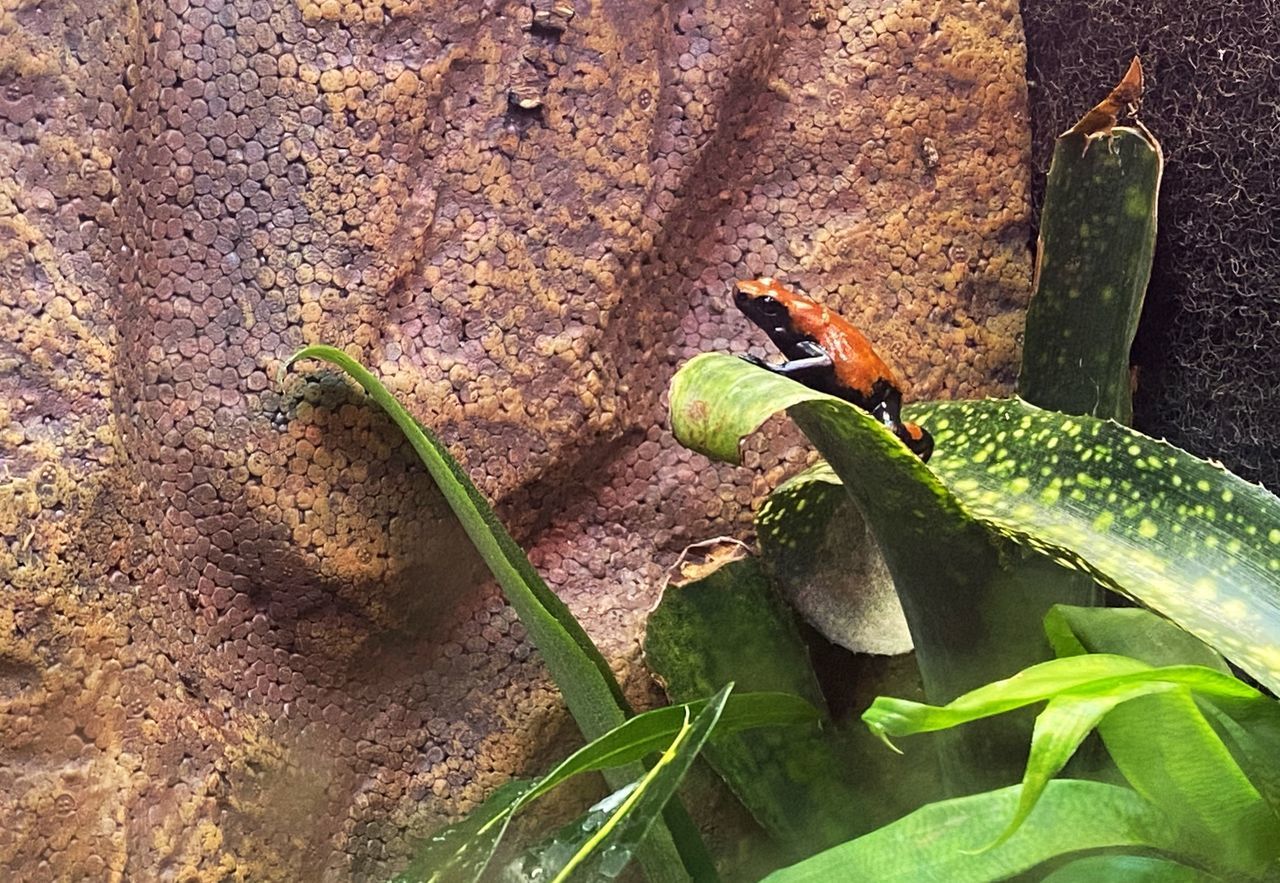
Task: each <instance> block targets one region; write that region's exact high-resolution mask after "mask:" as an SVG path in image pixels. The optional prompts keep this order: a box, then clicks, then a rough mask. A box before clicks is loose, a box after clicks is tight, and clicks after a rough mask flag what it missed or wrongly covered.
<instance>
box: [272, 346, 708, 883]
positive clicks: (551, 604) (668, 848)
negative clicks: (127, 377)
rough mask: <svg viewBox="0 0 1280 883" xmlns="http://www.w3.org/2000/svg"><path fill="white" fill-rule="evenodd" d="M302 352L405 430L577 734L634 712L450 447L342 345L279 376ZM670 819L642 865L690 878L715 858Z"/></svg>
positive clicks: (683, 821) (617, 775) (661, 874)
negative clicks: (348, 381) (352, 383)
mask: <svg viewBox="0 0 1280 883" xmlns="http://www.w3.org/2000/svg"><path fill="white" fill-rule="evenodd" d="M302 359H320V360H323V361H326V362H329V363H330V364H332V365H335V366H337V367H338V368H341V369H342V370H343V371H345V372H346V373H347V374H348V375H349V376H351V377H352V378H353V379H354V380H356V382H358V383H359V384H360V385H361V386H362V387H364V389H365V392H367V393H368V395H369V397H370V398H371V399H373V401H374V403H375V404H377V405H378V406H379V407H381V408H382V409H383V411H385V412H386V413H387V415H388V416H389V417H390V418H391V419H392V421H393V422H394V423H395V424H396V426H397V427H399V429H400V431H401V432H402V433H404V436H405V438H406V439H408V441H409V444H410V445H411V446H412V447H413V449H414V451H416V452H417V454H418V457H419V458H420V459H421V460H422V462H423V465H425V466H426V467H427V471H428V472H429V473H430V474H431V477H432V479H433V480H434V481H435V483H436V485H437V487H439V488H440V492H441V493H442V494H443V495H444V498H445V500H446V501H447V502H448V504H449V507H450V508H451V509H452V510H453V512H454V514H455V515H456V516H457V518H458V521H459V522H460V523H461V524H462V527H463V529H464V530H465V531H466V533H467V536H468V537H469V538H470V539H471V542H472V543H473V544H474V545H475V547H476V550H477V551H478V552H479V553H480V556H481V558H483V559H484V562H485V564H486V566H488V568H489V570H490V572H491V573H492V574H493V577H494V579H495V580H497V582H498V585H499V586H501V587H502V591H503V594H504V595H505V596H506V598H507V602H508V603H509V604H511V606H512V607H513V608H514V609H515V611H516V613H517V614H518V615H519V616H520V621H521V622H522V623H523V624H524V626H525V628H526V629H528V632H529V636H530V637H531V638H532V639H533V642H534V644H535V645H536V646H537V647H538V650H539V652H540V653H541V654H542V657H543V659H544V661H545V662H546V665H547V668H548V670H549V671H550V672H551V676H552V678H553V679H554V680H555V682H556V686H557V687H559V688H560V692H561V693H562V694H563V695H564V698H565V702H566V704H567V705H568V706H569V710H570V712H571V713H572V714H573V717H574V720H576V721H577V723H578V726H579V728H580V729H581V730H582V734H583V735H584V736H585V737H586V738H587V739H588V740H590V739H594V738H596V737H598V736H601V735H603V734H604V733H607V732H608V731H609V730H611V729H613V728H614V727H616V726H618V724H620V723H622V722H623V721H624V720H625V719H626V718H627V717H628V716H629V715H630V714H631V708H630V706H629V705H628V704H627V701H626V699H625V698H624V697H623V695H622V689H621V688H620V687H619V686H618V682H617V681H616V680H615V679H614V677H613V672H612V671H611V670H610V668H609V664H608V662H606V661H605V658H604V657H603V656H602V655H601V654H600V651H599V650H598V649H597V648H596V646H595V644H594V643H592V641H591V638H590V637H589V636H588V635H587V633H586V632H585V631H584V630H583V628H582V626H581V625H579V623H578V621H577V620H576V619H575V618H574V617H573V614H572V613H570V612H569V608H568V607H566V606H565V604H564V602H563V601H561V600H560V598H559V597H558V596H557V595H556V594H555V592H553V591H551V589H550V588H548V587H547V584H546V583H545V582H543V580H542V577H541V576H539V575H538V572H537V570H536V569H534V567H533V565H532V564H530V563H529V559H528V558H527V557H526V556H525V554H524V552H523V551H522V550H521V549H520V546H519V545H518V544H517V543H516V542H515V540H513V539H512V538H511V535H510V534H509V533H507V530H506V528H505V527H503V525H502V522H501V521H499V520H498V517H497V516H496V515H495V514H494V512H493V509H492V507H490V506H489V503H488V501H487V500H485V498H484V495H483V494H481V493H480V491H479V490H478V489H477V488H476V486H475V485H474V484H472V482H471V479H470V478H469V477H468V476H467V474H466V472H465V471H464V470H463V469H462V467H461V466H460V465H459V464H458V462H457V461H456V460H454V459H453V457H452V456H451V455H450V454H449V451H448V449H447V448H445V446H444V445H443V444H442V443H441V442H440V440H439V439H437V438H436V437H435V436H434V435H433V434H432V433H431V432H430V431H429V430H427V429H426V427H424V426H422V425H421V424H419V423H418V422H417V421H416V420H414V419H413V416H412V415H411V414H409V412H408V411H406V410H405V409H404V407H403V406H402V405H401V404H400V403H399V402H398V401H397V400H396V398H395V396H393V395H392V394H391V393H390V391H388V390H387V388H386V387H385V386H384V385H383V384H382V381H380V380H379V379H378V378H377V377H376V376H374V374H373V373H372V372H370V371H369V370H368V369H367V368H365V367H364V366H363V365H361V364H360V363H359V362H357V361H356V360H355V359H353V358H351V357H350V356H349V355H347V354H346V353H344V352H343V351H342V350H340V349H337V348H336V347H331V346H323V345H312V346H308V347H304V348H303V349H301V350H299V351H298V352H296V353H294V354H293V355H292V356H290V357H289V360H288V361H287V362H285V363H284V365H283V366H281V369H280V373H281V377H283V375H284V372H285V371H287V370H288V369H289V367H290V366H292V365H293V364H294V363H296V362H298V361H300V360H302ZM640 773H641V770H640V769H638V768H637V769H633V770H621V771H617V772H610V773H609V774H608V775H607V776H606V778H610V777H613V778H612V779H611V783H614V782H615V780H616V782H624V781H628V780H630V779H634V778H635V777H636V776H638V775H640ZM670 823H671V825H672V826H673V827H674V828H675V830H676V831H677V832H679V833H678V840H676V841H672V840H671V834H670V833H669V832H663V833H662V834H660V835H659V836H657V837H655V838H654V840H653V841H652V843H651V845H649V846H647V847H646V854H645V856H644V865H645V870H646V872H647V873H648V874H649V876H650V878H651V879H652V880H654V881H658V880H669V881H673V883H674V881H680V880H683V879H687V873H686V870H685V869H686V867H690V866H696V867H710V866H711V864H712V862H711V859H710V857H709V856H708V855H707V852H706V847H705V845H704V844H703V843H702V842H701V840H700V839H699V838H698V837H697V836H696V831H695V830H694V829H693V826H692V824H691V823H689V821H688V817H687V815H685V814H684V813H683V808H682V807H681V806H680V805H679V802H678V801H677V802H676V803H675V804H673V805H672V807H671V819H670ZM690 832H692V833H690ZM677 850H678V851H679V857H677V855H676V851H677Z"/></svg>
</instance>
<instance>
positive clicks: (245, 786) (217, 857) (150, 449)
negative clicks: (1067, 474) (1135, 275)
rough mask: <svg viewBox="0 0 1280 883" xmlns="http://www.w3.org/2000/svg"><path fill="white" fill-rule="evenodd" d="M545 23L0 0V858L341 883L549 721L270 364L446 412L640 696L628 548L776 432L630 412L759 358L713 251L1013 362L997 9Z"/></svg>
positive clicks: (751, 10)
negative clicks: (749, 434) (709, 443)
mask: <svg viewBox="0 0 1280 883" xmlns="http://www.w3.org/2000/svg"><path fill="white" fill-rule="evenodd" d="M544 7H545V8H544ZM942 9H945V10H946V14H945V15H944V14H941V10H942ZM573 12H574V14H573V15H572V17H569V16H567V14H565V13H564V12H561V11H558V8H555V9H553V8H551V7H550V6H547V5H546V4H541V5H540V2H535V3H534V4H533V5H532V6H530V5H528V4H522V3H518V2H510V3H504V2H492V3H486V4H472V3H457V4H452V5H446V4H438V3H436V4H428V3H422V2H412V0H409V2H400V0H386V2H382V0H365V2H350V3H340V2H337V0H325V2H322V3H314V2H309V0H304V2H297V3H292V4H291V3H287V2H270V0H231V2H228V0H203V2H199V0H171V2H170V3H169V5H167V6H166V5H163V4H160V3H156V2H150V0H144V2H142V3H140V4H137V5H134V4H127V3H126V4H98V3H90V2H73V0H42V2H35V0H16V2H11V3H8V4H5V5H4V7H3V10H2V11H0V389H2V390H3V396H2V397H0V458H2V460H0V534H2V535H3V537H4V542H3V545H0V584H2V585H0V876H3V877H6V878H13V879H22V880H26V881H41V880H68V879H78V880H80V879H83V880H124V879H128V880H142V879H146V880H175V881H202V880H209V881H214V880H217V881H223V880H254V881H264V880H267V881H269V880H303V879H307V880H346V879H357V880H366V879H368V880H372V879H378V878H380V877H381V876H383V875H385V874H386V873H387V872H388V871H390V870H393V869H395V868H396V867H397V866H398V865H399V864H400V863H401V862H402V861H403V859H404V857H405V856H406V855H407V854H408V851H409V849H410V848H411V844H412V842H413V841H414V840H415V839H416V838H419V837H421V836H422V835H423V834H424V833H426V832H428V831H429V830H431V829H432V828H433V827H435V826H437V825H438V824H440V823H441V822H442V821H443V820H445V819H447V818H450V817H452V816H453V815H455V814H456V813H458V812H461V811H464V810H466V809H467V808H469V807H470V806H472V805H474V803H475V801H476V800H478V799H480V798H481V797H482V796H483V795H484V794H485V793H487V791H489V790H491V789H492V788H493V787H494V786H495V785H496V784H498V783H499V782H500V781H502V780H504V779H505V778H507V777H509V776H511V775H514V774H519V773H523V772H528V771H530V770H535V769H538V768H540V767H541V766H542V765H544V764H545V763H546V761H547V759H548V758H549V757H551V756H555V755H556V754H558V753H559V752H560V751H562V750H563V745H564V744H565V742H566V741H567V740H569V739H571V738H572V733H573V728H572V723H571V722H570V721H568V720H567V718H566V716H565V714H564V711H563V708H562V706H561V704H560V701H559V699H558V695H557V693H556V691H555V689H554V687H553V686H552V685H551V684H550V683H549V682H548V680H547V678H546V676H545V673H544V671H543V669H542V666H541V664H540V662H539V660H538V657H537V654H536V652H535V651H533V649H532V647H531V646H530V645H529V643H528V641H527V639H526V636H525V632H524V629H523V628H522V627H521V625H520V623H519V622H517V621H516V620H515V617H514V616H513V615H512V612H511V611H510V609H509V608H507V607H506V606H505V605H504V604H503V602H502V600H501V597H500V595H499V594H498V593H497V592H496V590H495V589H494V587H493V586H492V585H491V584H490V583H488V582H487V581H486V580H485V579H484V575H483V572H482V568H481V567H480V565H479V564H478V562H477V560H476V558H475V556H474V555H473V554H471V553H470V552H469V551H468V547H467V544H466V542H465V540H464V538H463V536H462V534H461V532H460V531H459V530H458V529H457V528H456V526H454V524H453V523H452V521H451V519H450V518H449V517H448V516H447V512H446V511H445V509H444V508H443V504H442V502H441V500H440V497H439V495H438V494H437V492H436V491H435V490H434V489H433V487H432V486H431V484H430V482H429V480H428V479H427V477H426V475H425V474H424V472H423V471H422V469H421V468H420V467H419V466H418V465H417V463H416V461H415V460H414V458H413V456H412V453H411V452H410V451H409V450H408V449H407V446H406V445H405V444H404V443H403V442H402V441H401V440H400V439H399V438H398V437H397V434H396V433H395V432H394V431H393V429H392V428H391V427H390V425H389V423H388V421H386V420H385V419H383V418H382V417H381V415H380V414H379V413H376V412H375V411H374V410H373V409H371V408H370V407H368V406H367V405H366V404H364V402H363V401H362V396H361V395H360V394H359V393H358V391H354V390H353V389H352V388H351V387H350V386H349V385H348V384H346V383H345V382H344V381H342V380H340V379H339V378H337V377H336V376H335V375H333V374H332V373H329V372H321V371H319V370H316V371H315V373H313V374H311V375H307V374H306V372H305V371H304V372H302V373H300V374H299V373H295V374H294V375H292V376H291V377H290V379H289V380H288V382H287V383H286V384H285V386H284V388H283V389H280V388H277V387H276V386H275V385H274V380H273V378H274V374H275V369H276V367H277V366H278V365H279V363H280V361H281V360H282V359H283V358H284V357H286V356H287V355H288V354H289V353H290V352H292V351H293V350H294V349H295V348H297V347H298V346H300V345H302V344H303V343H306V342H312V341H324V342H331V343H335V344H338V345H340V346H343V347H345V348H346V349H347V350H348V351H349V352H351V353H353V354H355V355H358V356H359V357H360V358H362V359H363V360H364V361H365V362H366V364H369V365H371V366H372V367H373V368H374V369H375V370H376V371H378V372H379V373H380V374H381V375H382V376H384V377H385V378H387V379H388V381H389V383H390V385H391V386H393V388H394V389H395V390H397V391H398V393H399V394H400V395H401V396H402V397H403V398H404V399H405V401H406V402H407V403H408V404H409V406H410V407H411V409H412V410H413V411H414V413H415V414H416V415H417V416H418V417H419V418H420V419H421V420H422V421H423V422H425V423H427V424H429V425H431V426H433V427H435V428H437V429H438V431H439V432H440V433H441V434H442V436H443V437H444V438H445V439H446V440H447V441H448V442H449V443H450V444H451V446H452V449H453V450H454V451H455V453H456V454H457V456H458V457H459V458H460V459H461V460H462V461H463V462H464V463H465V464H466V466H467V468H468V469H469V470H470V472H471V474H472V475H473V476H474V477H475V478H476V481H477V483H478V484H479V485H480V486H481V487H482V489H483V490H484V491H485V492H486V493H488V494H489V495H490V496H491V497H492V498H493V499H495V500H496V501H497V504H498V507H499V511H500V513H501V514H502V516H503V517H504V519H505V520H506V521H507V522H508V523H509V524H510V525H511V527H512V529H513V531H514V533H515V534H516V536H517V537H518V538H520V539H521V540H522V541H523V542H524V543H525V544H526V546H528V547H530V548H531V550H532V551H531V557H532V558H533V560H534V562H535V564H536V565H537V566H539V567H540V568H541V569H542V571H543V573H544V574H545V575H546V576H547V578H548V581H549V582H550V583H551V584H552V585H553V586H555V587H556V588H557V589H558V590H559V591H560V592H561V593H562V594H563V597H564V598H565V599H566V601H567V602H568V603H569V605H570V606H571V607H572V609H573V610H574V612H575V613H576V614H578V615H579V616H580V617H581V618H582V619H583V621H584V623H585V624H586V626H587V628H588V629H589V631H590V632H591V633H592V635H593V636H594V637H595V638H596V639H597V641H598V642H599V643H600V644H601V646H602V649H603V650H604V652H605V653H606V655H607V656H608V657H609V658H610V659H612V660H614V661H615V662H616V667H617V670H618V672H619V674H620V676H621V677H623V678H624V680H625V682H626V683H627V685H628V690H629V692H630V693H631V695H633V696H634V697H635V698H636V700H637V701H638V702H640V703H646V702H651V701H653V700H654V698H655V694H654V693H653V690H652V687H651V685H650V684H649V681H648V679H647V676H646V675H645V674H644V672H643V670H642V668H641V666H640V664H639V650H638V646H639V644H638V637H639V632H640V630H641V628H642V625H643V621H644V617H645V613H646V611H647V610H648V609H649V608H650V607H651V606H652V605H653V603H654V602H655V600H656V598H655V594H656V591H657V587H658V586H659V585H660V583H661V580H662V577H663V575H664V572H665V568H666V566H667V565H669V564H670V563H671V562H672V561H673V560H674V559H675V556H676V555H677V554H678V552H679V550H680V549H681V548H682V547H683V546H684V545H685V544H686V543H688V542H691V541H695V540H699V539H703V538H705V537H707V536H712V535H715V534H720V533H737V534H742V533H745V532H746V531H747V530H748V529H749V525H750V505H751V503H752V501H753V500H755V499H757V498H758V497H759V496H760V495H761V494H762V493H763V492H764V491H765V490H766V489H767V488H769V487H771V486H773V485H774V484H776V483H777V482H778V480H779V479H780V478H781V477H782V476H783V475H784V474H786V473H788V472H790V471H793V470H794V469H795V468H797V467H798V466H799V465H801V464H802V463H804V462H805V461H806V459H807V457H808V454H807V452H806V451H805V449H804V447H803V446H801V445H800V444H799V443H798V439H797V438H796V436H795V435H794V433H792V432H790V431H788V430H786V429H785V427H781V426H779V427H777V429H778V431H776V432H774V433H771V434H769V435H768V436H767V437H764V438H760V439H755V440H752V442H751V443H750V444H751V449H750V451H749V452H748V455H747V462H748V464H749V467H750V468H749V469H744V470H737V469H732V468H729V467H724V466H717V465H711V464H708V463H707V462H706V461H704V460H703V459H702V458H700V457H695V456H694V455H691V454H689V453H688V452H685V451H683V450H681V449H679V448H678V447H676V446H675V444H674V443H673V441H672V440H671V438H670V435H669V433H668V432H667V430H666V428H665V425H664V423H665V415H664V412H663V393H664V390H665V387H666V384H667V382H668V380H669V377H670V375H671V373H672V371H673V370H674V369H675V367H676V365H677V364H678V363H679V362H680V361H681V360H683V359H684V358H686V357H688V356H690V355H692V354H693V353H696V352H698V351H701V350H704V349H711V348H716V349H737V350H745V349H746V348H747V347H748V346H749V345H750V346H752V347H753V348H754V349H755V350H756V352H758V353H759V352H763V343H764V340H763V337H762V336H759V335H755V334H753V333H752V332H751V331H750V330H749V329H747V328H746V326H745V323H744V321H743V320H742V319H741V318H740V317H739V316H738V315H737V314H736V312H735V311H733V310H731V309H730V308H729V307H728V294H727V293H728V286H729V283H730V282H731V281H732V280H733V279H735V278H741V277H747V276H752V275H758V274H766V273H770V274H775V275H778V276H782V277H785V278H786V279H787V280H789V281H791V282H794V283H796V284H798V285H800V286H802V287H803V288H805V289H806V290H807V291H809V292H810V293H812V294H814V295H815V296H818V297H823V298H826V299H828V300H829V301H830V302H831V303H833V304H834V305H836V306H837V307H838V308H840V309H841V310H843V311H844V312H845V313H846V315H848V316H849V317H850V318H852V319H854V320H856V321H857V322H859V323H861V325H862V326H863V327H864V328H865V329H866V330H867V331H868V333H869V334H870V336H871V337H872V339H873V340H874V341H875V342H876V344H877V345H878V347H879V348H880V349H881V351H882V353H883V354H884V355H885V356H886V357H888V358H890V359H891V360H892V361H894V362H895V363H896V364H897V365H898V366H899V367H900V368H901V369H902V371H903V374H904V375H905V377H906V378H907V379H908V383H909V385H910V388H911V392H912V393H914V395H916V396H918V397H936V396H943V397H949V396H968V395H976V394H979V393H983V392H989V391H1007V390H1008V389H1009V386H1010V383H1011V380H1012V377H1013V372H1014V360H1015V357H1016V350H1017V334H1018V332H1019V329H1020V325H1021V310H1022V307H1023V306H1024V302H1025V298H1026V295H1027V289H1028V285H1029V278H1030V266H1029V257H1028V248H1027V244H1028V241H1029V226H1028V210H1027V190H1028V182H1027V173H1026V171H1025V169H1026V159H1027V147H1028V131H1027V126H1026V119H1025V87H1024V83H1023V63H1024V57H1023V50H1022V42H1021V31H1020V28H1021V25H1020V22H1019V19H1018V14H1017V7H1016V4H1015V3H1014V2H1012V0H993V2H987V3H984V4H949V5H944V6H943V7H939V6H938V4H936V3H926V2H922V0H921V2H916V0H905V2H898V3H887V2H885V3H875V2H871V3H867V2H863V3H855V4H851V5H845V6H835V5H831V6H827V5H822V4H821V2H820V0H814V2H813V4H812V5H805V4H803V3H794V2H791V3H782V4H772V3H743V2H731V0H711V2H707V3H705V4H686V3H677V4H663V3H656V2H623V0H616V2H596V3H591V2H588V0H575V2H574V8H573Z"/></svg>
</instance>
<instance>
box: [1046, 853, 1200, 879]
mask: <svg viewBox="0 0 1280 883" xmlns="http://www.w3.org/2000/svg"><path fill="white" fill-rule="evenodd" d="M1218 879H1219V878H1218V877H1216V876H1214V875H1213V874H1208V873H1205V872H1204V871H1201V870H1199V869H1197V868H1193V867H1190V866H1189V865H1183V864H1179V863H1178V862H1174V861H1169V860H1168V859H1163V858H1153V857H1151V856H1146V855H1090V856H1086V857H1084V858H1078V859H1076V860H1075V861H1073V862H1071V863H1070V864H1067V865H1063V866H1062V867H1061V868H1059V869H1058V870H1056V871H1054V872H1053V873H1052V874H1050V875H1049V876H1047V877H1045V878H1044V880H1042V881H1041V883H1098V881H1100V880H1123V881H1124V883H1209V881H1214V880H1218Z"/></svg>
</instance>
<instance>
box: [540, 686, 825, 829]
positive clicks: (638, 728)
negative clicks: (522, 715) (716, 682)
mask: <svg viewBox="0 0 1280 883" xmlns="http://www.w3.org/2000/svg"><path fill="white" fill-rule="evenodd" d="M708 702H710V700H708V699H702V700H698V701H695V702H686V703H683V704H681V705H669V706H667V707H666V708H658V709H654V710H653V711H646V712H645V713H644V714H638V715H636V716H635V717H633V718H631V719H630V720H628V721H627V722H626V723H624V724H622V725H621V726H619V727H617V728H616V729H614V730H611V731H610V732H608V733H606V734H605V735H603V736H601V737H600V738H599V739H596V740H594V741H593V742H591V743H590V744H588V745H585V746H583V747H582V748H580V749H578V750H577V751H576V752H574V753H573V754H572V755H570V756H569V757H567V758H566V759H565V760H564V761H562V762H561V763H560V764H559V765H557V766H556V768H555V769H554V770H552V771H551V772H550V773H548V774H547V775H546V776H544V777H543V778H542V779H540V780H538V783H537V786H536V787H535V788H533V789H532V790H530V791H529V792H528V793H527V794H526V795H525V796H524V797H523V798H522V799H521V801H520V806H524V805H526V804H528V803H529V802H530V801H532V800H534V799H535V798H537V797H540V796H542V795H543V794H545V793H547V792H548V791H550V790H551V789H552V788H554V787H555V786H557V785H559V784H560V783H561V782H563V781H565V780H566V779H568V778H570V777H572V776H576V775H578V774H579V773H584V772H589V771H592V770H604V769H610V768H612V767H618V766H626V765H627V764H631V763H635V762H637V761H639V760H643V759H644V758H645V757H647V756H648V755H650V754H652V753H654V752H656V751H663V750H665V749H666V747H667V746H668V745H670V743H671V740H672V739H674V738H675V736H676V735H677V734H678V733H679V732H680V731H681V729H683V727H684V726H685V724H686V720H687V719H688V717H689V716H696V715H698V714H701V713H702V711H704V710H705V709H706V707H707V704H708ZM821 718H822V713H821V712H819V711H818V709H817V708H815V707H814V706H813V705H812V704H811V703H809V702H807V701H805V700H804V699H801V698H800V697H799V696H795V695H792V694H790V693H735V694H734V695H731V696H730V697H729V699H728V701H727V702H726V703H725V706H724V710H723V712H722V713H721V715H720V723H719V725H718V726H717V728H716V734H717V737H723V736H725V735H728V734H730V733H738V732H742V731H744V730H752V729H757V728H760V727H793V726H803V725H806V724H815V723H817V722H818V721H819V720H821Z"/></svg>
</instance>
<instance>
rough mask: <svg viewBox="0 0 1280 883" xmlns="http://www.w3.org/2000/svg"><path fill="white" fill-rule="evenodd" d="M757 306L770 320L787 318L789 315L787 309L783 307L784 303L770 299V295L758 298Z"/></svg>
mask: <svg viewBox="0 0 1280 883" xmlns="http://www.w3.org/2000/svg"><path fill="white" fill-rule="evenodd" d="M756 306H757V307H758V308H759V310H760V312H761V314H762V315H765V316H768V317H770V318H775V317H779V316H785V315H786V314H787V308H786V307H784V306H783V305H782V302H781V301H779V300H778V299H777V298H774V297H769V296H768V295H765V296H764V297H761V298H757V299H756Z"/></svg>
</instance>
